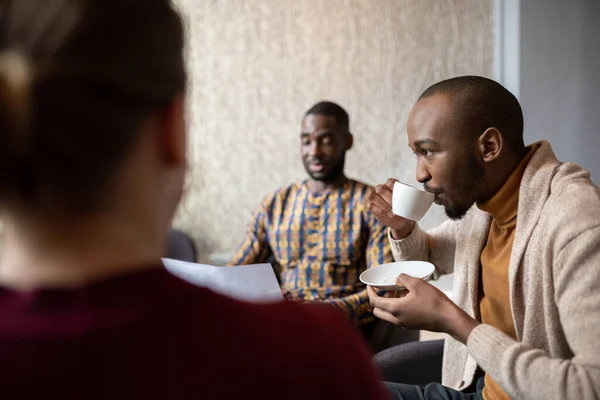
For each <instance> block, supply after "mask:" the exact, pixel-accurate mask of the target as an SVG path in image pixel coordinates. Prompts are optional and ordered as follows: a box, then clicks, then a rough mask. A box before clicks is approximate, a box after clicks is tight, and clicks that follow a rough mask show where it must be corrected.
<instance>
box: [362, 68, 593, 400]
mask: <svg viewBox="0 0 600 400" xmlns="http://www.w3.org/2000/svg"><path fill="white" fill-rule="evenodd" d="M407 133H408V141H409V145H410V147H411V149H412V150H413V151H414V153H415V154H416V157H417V179H418V180H419V181H420V182H421V183H423V185H424V188H425V190H426V191H428V192H431V193H433V194H435V202H436V203H437V204H439V205H442V206H443V207H444V208H445V210H446V214H447V215H448V217H450V220H449V221H446V222H444V223H443V224H442V225H441V226H439V227H437V228H435V229H433V230H431V231H428V232H424V231H423V230H421V229H420V228H419V226H418V224H416V223H415V222H414V221H411V220H409V219H406V218H403V217H400V216H397V215H395V214H394V213H393V211H392V208H391V204H392V197H393V195H392V190H393V185H394V181H393V180H388V182H386V184H384V185H381V186H379V187H378V188H377V191H376V192H374V193H372V194H371V196H370V209H371V210H372V211H373V213H374V214H375V216H376V217H377V218H378V219H379V220H380V221H381V222H382V223H384V224H385V225H387V226H388V227H389V230H388V234H389V240H390V243H391V247H392V252H393V254H394V258H395V259H396V260H397V261H401V260H423V261H430V262H432V263H433V264H434V265H435V266H436V271H437V274H438V275H439V274H448V273H452V272H454V291H453V296H454V301H455V302H456V304H455V303H453V302H452V301H451V300H450V299H448V298H447V297H446V296H445V295H444V294H443V293H442V292H441V291H440V290H438V289H436V288H435V287H433V286H432V285H430V284H429V283H427V282H424V281H422V280H419V279H414V278H411V277H408V276H403V275H401V276H400V277H399V281H400V283H401V284H402V286H404V287H406V288H407V289H408V294H406V295H405V296H404V297H402V298H386V297H380V296H378V294H377V293H376V292H375V291H374V290H373V289H372V288H371V287H369V288H368V290H369V297H370V300H371V304H372V306H373V307H374V314H375V316H377V317H379V318H381V319H384V320H387V321H390V322H393V323H395V324H397V325H401V326H405V327H409V328H422V329H427V330H432V331H439V332H444V333H447V334H449V337H448V338H447V339H446V340H445V348H444V361H443V370H442V384H443V385H442V384H439V383H431V384H430V385H427V386H425V387H419V386H414V385H406V384H396V385H393V384H391V385H390V386H391V387H392V391H393V392H394V393H395V394H396V396H397V397H396V398H402V399H413V398H415V399H417V398H418V399H423V398H425V399H431V398H435V399H467V398H468V399H475V398H484V399H506V398H517V399H541V398H544V399H550V398H553V399H554V398H556V399H597V398H598V397H599V396H600V340H598V338H599V337H600V285H599V282H600V267H599V266H600V191H599V190H598V188H597V187H596V186H594V184H592V182H591V181H590V179H589V173H588V172H587V171H586V170H584V169H583V168H581V167H579V166H577V165H575V164H572V163H561V162H559V161H558V160H557V159H556V157H555V155H554V153H553V152H552V149H551V147H550V144H549V143H548V142H545V141H542V142H538V143H534V144H532V145H529V146H527V147H526V146H525V145H524V142H523V114H522V111H521V107H520V105H519V102H518V100H517V99H516V98H515V97H514V96H513V95H512V94H511V93H510V92H509V91H508V90H506V89H505V88H503V87H502V86H501V85H500V84H498V83H496V82H494V81H492V80H489V79H486V78H482V77H476V76H463V77H458V78H453V79H449V80H446V81H442V82H439V83H437V84H435V85H433V86H431V87H430V88H428V89H427V90H425V92H424V93H423V94H422V95H421V97H420V99H419V100H418V101H417V103H416V104H415V106H414V108H413V109H412V111H411V113H410V116H409V119H408V125H407ZM478 369H481V370H482V371H483V372H484V376H483V377H482V378H480V379H476V378H475V376H476V373H477V370H478ZM398 381H399V382H402V377H401V376H400V377H398Z"/></svg>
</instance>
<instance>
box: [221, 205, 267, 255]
mask: <svg viewBox="0 0 600 400" xmlns="http://www.w3.org/2000/svg"><path fill="white" fill-rule="evenodd" d="M271 254H272V251H271V246H270V245H269V238H268V234H267V214H266V208H265V202H263V204H261V206H260V207H259V208H258V209H257V210H256V211H255V213H254V215H253V216H252V220H251V221H250V224H249V225H248V230H247V232H246V238H245V239H244V241H243V242H242V244H241V245H240V247H239V248H238V251H237V252H236V254H235V256H234V257H233V259H232V260H231V261H230V262H229V264H228V265H230V266H231V265H246V264H256V263H261V262H265V261H267V260H268V259H269V257H270V256H271Z"/></svg>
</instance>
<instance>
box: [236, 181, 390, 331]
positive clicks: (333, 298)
mask: <svg viewBox="0 0 600 400" xmlns="http://www.w3.org/2000/svg"><path fill="white" fill-rule="evenodd" d="M371 190H373V188H372V187H370V186H368V185H366V184H364V183H361V182H357V181H354V180H349V181H348V182H347V183H346V184H345V185H344V186H343V187H342V188H340V189H334V190H332V191H328V192H323V193H314V192H311V191H310V190H309V189H308V186H307V181H302V182H298V183H294V184H292V185H290V186H288V187H285V188H282V189H280V190H278V191H276V192H275V193H273V194H271V195H269V196H267V197H266V198H265V200H264V201H263V203H262V204H261V205H260V207H259V208H258V210H257V211H256V212H255V214H254V216H253V218H252V221H251V223H250V226H249V229H248V235H247V237H246V240H245V241H244V243H243V244H242V246H241V247H240V249H239V251H238V253H237V254H236V256H235V257H234V259H233V260H232V261H231V265H240V264H253V263H260V262H265V261H267V260H268V259H269V258H271V257H273V258H274V259H275V260H276V262H277V263H278V264H279V265H280V267H281V288H282V290H283V292H284V294H285V296H286V298H289V299H295V300H322V301H326V302H328V303H331V304H332V305H334V306H336V307H338V308H340V309H341V310H343V311H344V312H346V313H347V315H348V317H349V318H350V320H351V321H352V322H353V323H354V324H355V325H357V326H359V325H362V324H365V323H368V322H371V321H372V320H373V319H374V317H373V315H372V313H371V312H370V311H369V299H368V296H367V291H366V288H365V285H364V284H362V283H361V282H360V280H359V278H358V277H359V275H360V274H361V272H363V271H364V270H365V269H366V268H368V267H372V266H375V265H379V264H383V263H386V262H391V261H393V259H392V254H391V251H390V248H389V243H388V241H387V240H386V239H387V238H386V234H385V227H384V226H383V225H382V224H381V223H380V222H379V221H377V219H376V218H375V216H374V215H373V214H372V213H371V212H370V211H369V210H368V209H367V208H366V200H367V195H368V193H369V192H370V191H371Z"/></svg>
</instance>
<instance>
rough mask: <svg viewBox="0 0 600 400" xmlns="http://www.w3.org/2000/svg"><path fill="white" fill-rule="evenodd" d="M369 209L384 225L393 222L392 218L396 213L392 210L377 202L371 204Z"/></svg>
mask: <svg viewBox="0 0 600 400" xmlns="http://www.w3.org/2000/svg"><path fill="white" fill-rule="evenodd" d="M369 210H370V211H371V212H372V213H373V215H375V217H377V219H378V220H379V221H380V222H382V223H383V224H384V225H386V226H387V225H389V224H390V223H391V222H392V218H394V217H395V215H394V214H393V213H392V212H391V211H385V210H383V209H382V208H381V207H379V206H378V205H377V204H375V203H371V204H370V205H369Z"/></svg>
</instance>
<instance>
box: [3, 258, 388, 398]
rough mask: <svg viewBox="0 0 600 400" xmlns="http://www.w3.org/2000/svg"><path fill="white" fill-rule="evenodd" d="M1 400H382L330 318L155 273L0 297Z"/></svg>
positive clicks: (359, 346)
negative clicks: (255, 398) (254, 398)
mask: <svg viewBox="0 0 600 400" xmlns="http://www.w3.org/2000/svg"><path fill="white" fill-rule="evenodd" d="M0 393H2V397H3V398H6V399H12V398H17V397H18V398H39V399H42V398H61V399H64V398H82V399H83V398H85V399H96V398H129V399H134V398H136V399H137V398H144V399H150V398H157V399H158V398H161V399H165V398H169V399H185V398H194V399H201V398H206V399H226V398H236V399H237V398H246V397H248V396H249V395H251V394H260V395H261V398H263V399H264V398H268V399H271V398H286V399H302V400H306V399H309V398H310V399H326V398H327V399H385V398H388V397H387V392H386V391H385V389H384V388H383V386H382V385H380V384H379V375H378V373H377V372H376V371H375V369H374V367H373V365H372V362H371V360H370V355H369V352H368V350H367V348H366V346H365V344H364V343H363V342H362V340H361V338H360V337H359V335H358V333H357V332H355V331H354V330H353V329H352V328H351V327H350V325H349V323H348V322H347V321H346V320H345V317H344V316H342V315H341V314H339V315H338V312H337V311H335V310H334V309H329V307H327V306H306V305H299V304H294V303H291V302H283V303H276V304H265V305H255V304H249V303H243V302H239V301H236V300H232V299H230V298H227V297H224V296H221V295H218V294H216V293H214V292H212V291H210V290H208V289H201V288H197V287H195V286H192V285H190V284H188V283H186V282H183V281H181V280H179V279H178V278H175V277H174V276H172V275H170V274H169V273H168V272H167V271H165V270H164V268H156V269H152V270H147V271H144V272H139V273H136V274H131V275H127V276H121V277H117V278H112V279H108V280H105V281H102V282H97V283H93V284H90V285H88V286H85V287H82V288H78V289H43V290H34V291H27V292H18V291H13V290H7V289H2V288H0Z"/></svg>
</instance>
